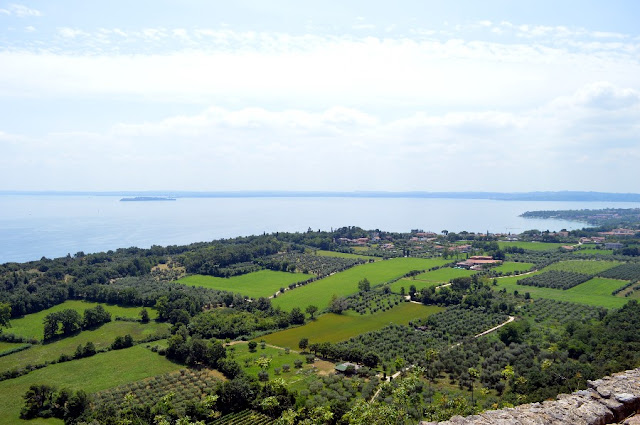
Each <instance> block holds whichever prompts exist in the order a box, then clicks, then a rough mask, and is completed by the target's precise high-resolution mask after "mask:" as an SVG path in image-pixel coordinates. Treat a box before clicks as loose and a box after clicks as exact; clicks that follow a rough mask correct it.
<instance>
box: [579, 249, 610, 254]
mask: <svg viewBox="0 0 640 425" xmlns="http://www.w3.org/2000/svg"><path fill="white" fill-rule="evenodd" d="M573 254H576V255H580V254H598V255H613V250H612V249H595V248H582V249H579V250H576V251H573Z"/></svg>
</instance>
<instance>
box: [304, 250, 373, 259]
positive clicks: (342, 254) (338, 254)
mask: <svg viewBox="0 0 640 425" xmlns="http://www.w3.org/2000/svg"><path fill="white" fill-rule="evenodd" d="M314 252H315V254H316V255H320V256H323V257H339V258H359V259H361V260H374V261H379V260H382V258H380V257H371V256H369V255H360V254H349V253H347V252H335V251H324V250H322V249H318V250H315V251H311V254H313V253H314Z"/></svg>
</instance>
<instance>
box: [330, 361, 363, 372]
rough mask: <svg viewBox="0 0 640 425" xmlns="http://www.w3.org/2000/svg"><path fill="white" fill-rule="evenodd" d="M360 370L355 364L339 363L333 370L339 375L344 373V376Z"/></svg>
mask: <svg viewBox="0 0 640 425" xmlns="http://www.w3.org/2000/svg"><path fill="white" fill-rule="evenodd" d="M358 369H360V366H359V365H357V364H355V363H349V362H345V363H340V364H337V365H336V366H335V370H336V371H337V372H340V373H344V374H345V375H349V374H352V373H355V372H357V371H358Z"/></svg>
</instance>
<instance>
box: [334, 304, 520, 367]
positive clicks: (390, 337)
mask: <svg viewBox="0 0 640 425" xmlns="http://www.w3.org/2000/svg"><path fill="white" fill-rule="evenodd" d="M508 318H509V316H508V315H506V314H503V313H493V312H490V311H487V310H485V309H483V308H473V309H466V308H462V307H460V306H455V307H450V308H447V309H446V310H445V311H442V312H440V313H436V314H434V315H432V316H429V317H428V318H427V319H426V320H425V319H422V320H419V321H413V322H411V325H412V326H402V325H395V324H392V325H389V326H387V327H385V328H383V329H380V330H378V331H374V332H369V333H366V334H363V335H359V336H357V337H355V338H351V339H350V340H348V341H345V342H342V343H339V344H338V345H339V346H342V347H349V349H350V350H351V351H358V350H360V351H362V352H367V351H373V352H375V353H376V354H378V356H380V359H381V360H382V362H383V363H386V364H390V363H392V362H393V361H394V360H395V359H396V358H398V357H400V358H403V359H404V360H405V362H407V363H408V364H423V363H424V361H425V360H424V353H425V350H426V349H427V348H429V347H440V348H445V347H448V346H450V345H451V344H455V343H458V342H460V341H462V340H463V339H465V338H468V337H472V336H474V335H477V334H479V333H481V332H483V331H485V330H487V329H490V328H492V327H494V326H497V325H499V324H501V323H504V322H505V321H507V319H508Z"/></svg>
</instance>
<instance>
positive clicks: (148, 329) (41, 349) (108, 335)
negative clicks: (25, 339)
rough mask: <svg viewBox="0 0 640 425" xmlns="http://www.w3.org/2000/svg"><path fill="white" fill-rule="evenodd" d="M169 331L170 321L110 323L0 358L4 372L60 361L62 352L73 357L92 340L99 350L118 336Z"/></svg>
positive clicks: (138, 335) (134, 336)
mask: <svg viewBox="0 0 640 425" xmlns="http://www.w3.org/2000/svg"><path fill="white" fill-rule="evenodd" d="M168 330H169V325H168V324H166V323H155V322H149V323H147V324H142V323H138V322H121V321H114V322H109V323H105V324H104V325H102V326H100V327H99V328H97V329H93V330H86V331H82V332H80V333H79V334H77V335H74V336H70V337H68V338H63V339H59V340H56V341H54V342H51V343H48V344H38V345H34V346H33V347H31V348H29V349H27V350H24V351H20V352H19V353H14V354H10V355H8V356H4V357H0V371H5V370H10V369H13V368H16V367H24V366H26V365H28V364H32V365H35V364H39V363H44V362H45V361H52V360H57V359H58V357H60V355H61V354H68V355H70V356H72V355H73V353H74V352H75V350H76V347H77V346H78V345H82V346H84V345H85V344H86V343H87V342H89V341H91V342H93V343H94V344H95V346H96V349H98V350H100V349H102V348H105V347H108V346H110V345H111V343H112V342H113V340H114V339H115V338H116V337H117V336H124V335H126V334H130V335H131V336H132V337H133V339H134V341H135V340H139V339H143V338H146V337H148V336H151V335H154V334H157V333H159V332H166V331H168Z"/></svg>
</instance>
